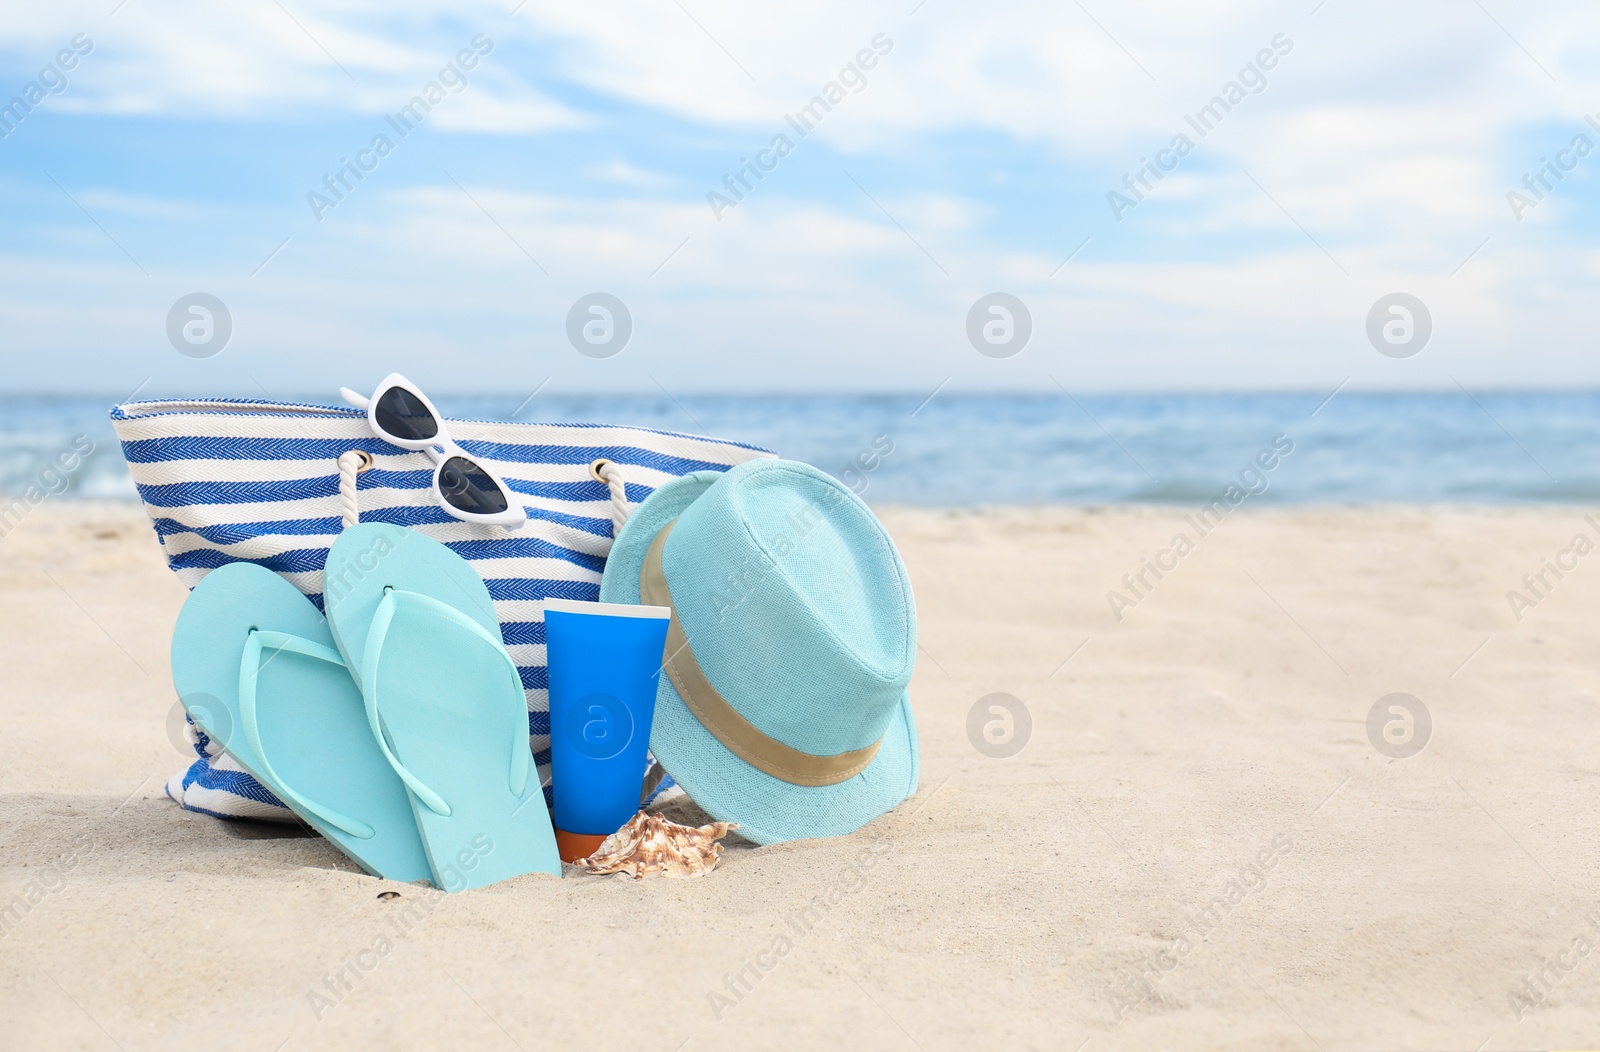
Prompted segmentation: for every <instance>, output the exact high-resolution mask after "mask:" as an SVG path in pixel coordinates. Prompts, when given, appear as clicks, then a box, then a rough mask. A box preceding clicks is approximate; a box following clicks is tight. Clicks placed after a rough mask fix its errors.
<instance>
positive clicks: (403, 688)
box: [323, 523, 561, 891]
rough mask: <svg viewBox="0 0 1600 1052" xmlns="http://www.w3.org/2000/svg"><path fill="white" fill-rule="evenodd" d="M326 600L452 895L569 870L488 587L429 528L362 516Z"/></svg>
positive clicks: (371, 719) (342, 544)
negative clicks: (416, 529)
mask: <svg viewBox="0 0 1600 1052" xmlns="http://www.w3.org/2000/svg"><path fill="white" fill-rule="evenodd" d="M324 581H325V584H324V588H323V601H324V603H325V605H326V607H327V611H328V625H329V627H330V628H331V629H332V631H333V638H334V639H335V640H336V641H337V643H338V646H339V651H340V653H342V654H343V655H344V658H345V662H346V663H347V664H348V665H349V666H350V668H351V670H352V671H353V672H354V673H355V679H356V682H357V684H358V685H359V686H360V687H361V693H362V696H363V698H364V699H365V702H366V713H367V721H368V723H369V725H370V726H371V728H372V729H371V732H370V733H371V734H372V736H373V737H374V738H376V740H377V742H378V747H379V748H380V749H381V750H382V752H383V754H384V756H385V757H387V759H388V761H389V764H390V765H391V766H392V767H393V768H394V771H395V773H396V774H398V775H399V776H400V779H401V780H402V781H403V782H405V784H406V788H408V789H409V790H410V791H411V810H412V813H413V814H414V815H415V817H416V824H417V828H418V829H419V830H420V831H421V833H422V843H423V846H424V848H425V849H426V850H427V853H428V860H429V862H430V863H431V864H432V866H433V874H434V883H435V885H436V886H437V887H440V888H443V889H444V890H445V891H465V890H466V889H468V888H479V887H484V886H486V885H489V884H493V883H495V882H497V881H501V880H505V879H507V878H509V877H516V876H521V875H522V874H524V873H553V874H555V875H556V876H560V875H561V856H560V854H559V852H558V851H557V850H556V840H555V833H554V831H553V830H552V829H551V827H550V813H549V811H548V810H547V809H546V807H545V803H544V793H543V791H542V790H541V789H540V786H539V778H538V771H537V769H536V768H535V767H534V764H533V752H532V750H531V749H530V748H529V746H528V705H527V700H526V698H525V695H524V694H523V690H522V679H521V676H520V675H519V674H518V672H517V666H516V663H515V662H513V661H512V660H511V655H510V654H508V653H506V648H505V644H504V643H503V642H502V641H501V637H500V621H499V618H498V617H496V615H495V611H494V602H493V601H492V600H491V599H490V598H489V590H488V588H487V587H485V586H484V583H483V580H482V579H481V578H480V577H479V576H478V573H477V571H476V570H474V569H473V568H472V567H471V566H470V565H469V564H468V563H467V562H466V560H464V559H462V558H461V557H460V556H459V555H457V554H456V553H455V552H453V551H451V550H450V549H449V548H447V547H445V546H444V545H443V544H440V543H439V542H438V541H435V540H433V539H431V538H429V537H424V536H423V535H422V534H420V533H413V532H412V531H410V530H406V529H402V528H401V527H398V526H392V525H388V524H386V523H361V524H360V525H357V526H352V527H350V528H348V529H346V530H345V531H344V532H343V533H342V534H340V535H339V538H338V540H336V541H334V544H333V549H332V550H331V551H330V552H329V553H328V563H327V567H326V570H325V572H324Z"/></svg>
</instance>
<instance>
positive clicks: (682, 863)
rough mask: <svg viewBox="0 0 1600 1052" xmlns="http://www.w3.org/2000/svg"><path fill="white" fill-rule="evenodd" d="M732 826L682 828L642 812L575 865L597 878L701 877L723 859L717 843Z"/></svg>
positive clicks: (713, 825) (661, 816) (663, 817)
mask: <svg viewBox="0 0 1600 1052" xmlns="http://www.w3.org/2000/svg"><path fill="white" fill-rule="evenodd" d="M738 828H739V827H738V825H737V824H735V823H733V822H712V823H711V824H709V825H703V826H699V827H698V828H697V827H695V826H684V825H679V824H678V823H676V822H671V821H668V820H667V816H666V815H663V814H661V813H659V812H658V813H656V814H653V815H647V814H645V813H644V812H643V811H640V812H639V813H638V814H636V815H634V816H633V817H632V818H630V819H628V824H627V825H625V826H623V827H622V828H621V829H619V830H617V831H616V832H615V833H612V834H611V835H610V836H608V837H606V839H605V842H604V843H603V844H601V845H600V849H599V850H598V851H596V852H595V853H594V854H592V855H590V856H589V857H588V858H580V859H578V861H577V865H580V866H588V867H589V872H591V873H598V874H602V875H604V874H610V873H628V874H631V875H632V876H633V879H634V880H643V879H644V875H645V874H646V873H660V874H661V875H662V876H665V877H703V876H705V875H706V874H707V873H710V872H711V871H712V870H713V869H716V868H717V859H719V858H721V857H722V845H721V844H719V843H717V841H718V840H719V839H721V838H722V837H725V836H727V835H728V830H730V829H738Z"/></svg>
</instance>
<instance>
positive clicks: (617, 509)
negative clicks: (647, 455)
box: [589, 457, 633, 540]
mask: <svg viewBox="0 0 1600 1052" xmlns="http://www.w3.org/2000/svg"><path fill="white" fill-rule="evenodd" d="M589 474H590V475H591V476H592V477H594V478H595V479H596V480H597V481H599V482H604V483H605V484H606V487H607V488H608V489H610V490H611V537H612V539H613V540H615V539H616V536H617V534H619V533H621V532H622V527H623V525H624V524H626V523H627V521H628V516H630V515H632V514H633V509H632V508H631V507H629V505H628V489H627V486H626V484H625V483H624V482H623V481H622V469H621V468H619V467H617V466H616V465H615V464H613V463H612V462H611V461H609V460H607V459H605V458H604V457H601V458H600V459H599V460H597V461H595V462H594V463H593V464H590V465H589Z"/></svg>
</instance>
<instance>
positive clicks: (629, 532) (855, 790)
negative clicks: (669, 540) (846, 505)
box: [600, 471, 919, 844]
mask: <svg viewBox="0 0 1600 1052" xmlns="http://www.w3.org/2000/svg"><path fill="white" fill-rule="evenodd" d="M722 474H723V473H722V472H720V471H696V472H693V473H691V474H688V475H685V476H683V477H682V478H678V479H674V480H673V481H671V482H668V483H667V484H666V485H664V486H662V487H660V488H659V489H657V490H656V491H655V492H654V493H652V494H651V495H650V496H649V497H647V498H645V500H644V502H643V503H642V504H640V505H639V506H638V508H636V509H634V512H633V515H632V516H631V517H630V518H629V519H628V522H627V524H626V525H625V526H623V528H622V532H621V533H620V534H618V536H617V539H616V541H615V542H614V543H613V544H612V546H611V554H610V555H609V556H607V558H606V568H605V573H604V575H603V576H602V577H601V581H600V601H601V602H605V603H638V602H639V570H640V568H641V567H642V566H643V565H644V557H645V553H646V551H648V550H649V548H650V542H651V541H653V540H654V539H655V536H656V534H657V533H659V532H661V530H662V528H663V527H665V526H666V525H667V523H669V522H671V521H672V520H673V519H675V518H677V517H678V516H679V515H681V514H682V513H683V512H684V510H685V509H687V508H688V507H689V505H691V504H693V503H694V502H695V501H696V500H698V499H699V498H700V496H701V495H702V494H703V493H705V492H706V490H708V489H710V488H711V487H712V485H714V484H715V483H716V481H717V480H718V479H720V478H721V477H722ZM707 675H708V676H711V677H712V678H713V680H714V679H715V671H714V670H707ZM730 700H732V701H734V703H735V704H737V699H730ZM650 751H651V752H653V753H654V754H655V757H656V759H657V760H659V761H660V762H661V765H662V766H663V767H664V768H666V770H667V773H669V774H671V775H672V777H673V780H675V781H676V782H677V783H678V784H679V785H681V786H683V788H684V791H685V792H687V793H688V794H689V795H690V796H691V797H693V798H694V801H695V803H697V804H699V805H700V807H701V808H703V809H704V810H705V812H706V813H707V814H709V815H711V817H713V818H715V819H717V820H719V821H723V822H737V823H738V824H739V835H740V836H742V837H744V838H745V839H747V840H751V841H754V842H755V843H757V844H777V843H781V842H783V841H786V840H804V839H809V838H812V837H831V836H843V835H845V834H846V833H853V832H855V831H856V830H857V829H860V828H861V827H862V826H864V825H866V824H867V823H868V822H870V821H872V820H873V819H874V818H877V817H878V816H879V815H881V814H883V813H884V812H886V811H888V810H889V809H890V808H892V807H894V806H895V805H897V804H899V803H900V802H901V801H902V800H904V799H906V798H907V797H909V796H910V795H911V794H913V793H914V792H916V789H917V774H918V766H919V765H918V748H917V726H916V722H915V719H914V718H913V716H912V714H911V697H910V694H909V693H907V694H905V695H902V696H901V698H900V704H899V705H897V706H895V711H894V716H893V717H892V718H891V719H890V721H889V726H888V727H887V728H886V729H885V730H884V732H883V738H882V740H881V743H880V744H879V746H878V753H877V755H876V756H874V757H873V759H872V762H871V763H870V764H868V765H867V768H866V769H865V770H864V771H862V772H861V773H860V774H858V775H855V776H854V777H852V778H848V779H846V780H845V781H843V782H839V783H838V784H836V785H825V786H800V785H793V784H791V783H789V782H785V781H783V780H782V779H779V778H774V777H772V776H771V775H769V774H767V773H766V772H764V771H761V770H758V769H756V768H755V767H752V766H750V765H749V764H748V763H746V762H745V761H744V760H742V759H740V758H739V757H738V756H736V755H734V754H733V752H731V751H730V750H729V749H728V747H727V746H725V745H723V744H722V742H720V741H718V740H717V738H716V737H715V736H714V735H713V734H712V733H711V732H710V731H708V730H706V729H705V727H703V726H702V725H701V724H700V721H699V720H698V719H696V718H695V716H694V713H692V712H690V711H689V708H688V706H686V705H685V704H684V703H683V699H682V698H680V697H679V696H678V692H677V690H676V689H675V688H674V687H673V685H672V681H671V679H670V678H669V677H667V676H662V677H661V684H660V686H659V687H658V689H657V691H656V709H655V717H654V723H653V725H652V727H651V731H650Z"/></svg>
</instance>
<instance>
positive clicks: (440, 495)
mask: <svg viewBox="0 0 1600 1052" xmlns="http://www.w3.org/2000/svg"><path fill="white" fill-rule="evenodd" d="M396 388H398V389H400V390H402V391H404V392H406V393H407V394H409V395H410V396H411V397H413V398H415V399H416V400H417V401H419V402H421V403H422V404H423V406H424V407H426V408H427V410H428V412H429V413H430V414H432V416H433V422H434V424H435V425H436V426H437V428H438V430H436V431H435V432H434V434H433V437H432V438H402V437H401V436H399V435H395V434H391V433H390V432H388V431H387V430H385V429H384V428H383V426H382V425H381V424H379V423H378V403H379V402H380V401H381V400H382V399H383V396H384V395H386V394H388V393H389V392H390V391H392V390H395V389H396ZM339 394H340V395H341V396H342V397H343V398H344V400H345V401H346V402H349V403H350V404H351V405H353V406H355V407H356V408H357V409H364V410H366V413H367V426H368V427H370V428H372V433H373V434H374V435H377V436H378V437H379V438H381V439H383V440H384V441H385V442H387V443H389V444H390V445H391V446H399V447H400V448H401V449H409V450H412V451H420V452H424V453H427V454H428V457H429V458H430V459H431V460H432V461H433V463H434V469H433V498H434V500H436V501H438V503H439V506H440V507H441V508H443V509H444V510H445V512H446V514H448V515H450V516H452V517H454V518H457V519H460V520H461V521H462V522H471V523H479V524H482V525H485V526H504V527H505V528H506V529H508V530H515V529H517V528H518V527H520V526H522V524H523V523H525V522H527V521H528V511H527V508H525V507H524V506H523V504H522V501H521V498H519V497H518V496H517V494H515V493H513V492H512V490H511V487H510V486H507V485H506V483H505V480H504V479H502V478H501V477H500V476H499V475H498V474H496V473H495V472H493V471H491V470H489V469H488V468H487V467H485V466H484V464H483V462H482V461H480V460H479V459H478V458H477V457H475V456H473V455H472V454H471V453H468V452H467V451H466V450H464V449H462V448H461V447H460V446H458V445H456V443H455V440H454V439H452V438H451V437H450V431H449V428H448V426H447V425H446V423H445V419H444V414H443V413H441V412H439V410H438V408H437V407H436V406H435V405H434V404H433V402H432V401H431V400H430V399H429V398H428V396H427V395H425V394H423V393H422V391H421V390H420V389H418V387H417V385H416V384H414V383H412V382H411V381H410V380H407V379H406V378H405V377H404V376H401V375H400V374H399V373H390V374H389V375H388V376H385V377H384V378H383V380H382V382H380V383H379V384H378V387H377V389H376V390H375V391H373V392H372V397H371V398H367V397H364V396H362V395H361V394H359V393H357V392H356V391H352V390H351V389H350V388H348V387H341V388H339ZM453 457H460V458H461V459H462V460H465V461H466V462H467V463H469V464H471V465H472V466H473V467H475V468H477V469H478V470H479V471H481V472H483V474H484V475H485V476H486V477H488V479H489V481H491V482H493V483H494V484H495V486H496V487H497V488H498V489H499V491H500V495H501V496H502V497H503V498H504V499H505V502H506V510H505V511H499V512H494V513H492V514H488V515H484V514H480V513H477V512H470V511H463V510H462V509H460V508H457V507H456V506H455V505H453V504H451V503H450V501H449V500H447V499H446V498H445V493H444V487H443V486H441V485H440V482H439V480H440V476H442V475H443V474H444V466H445V464H446V463H448V462H449V461H450V459H451V458H453Z"/></svg>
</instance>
